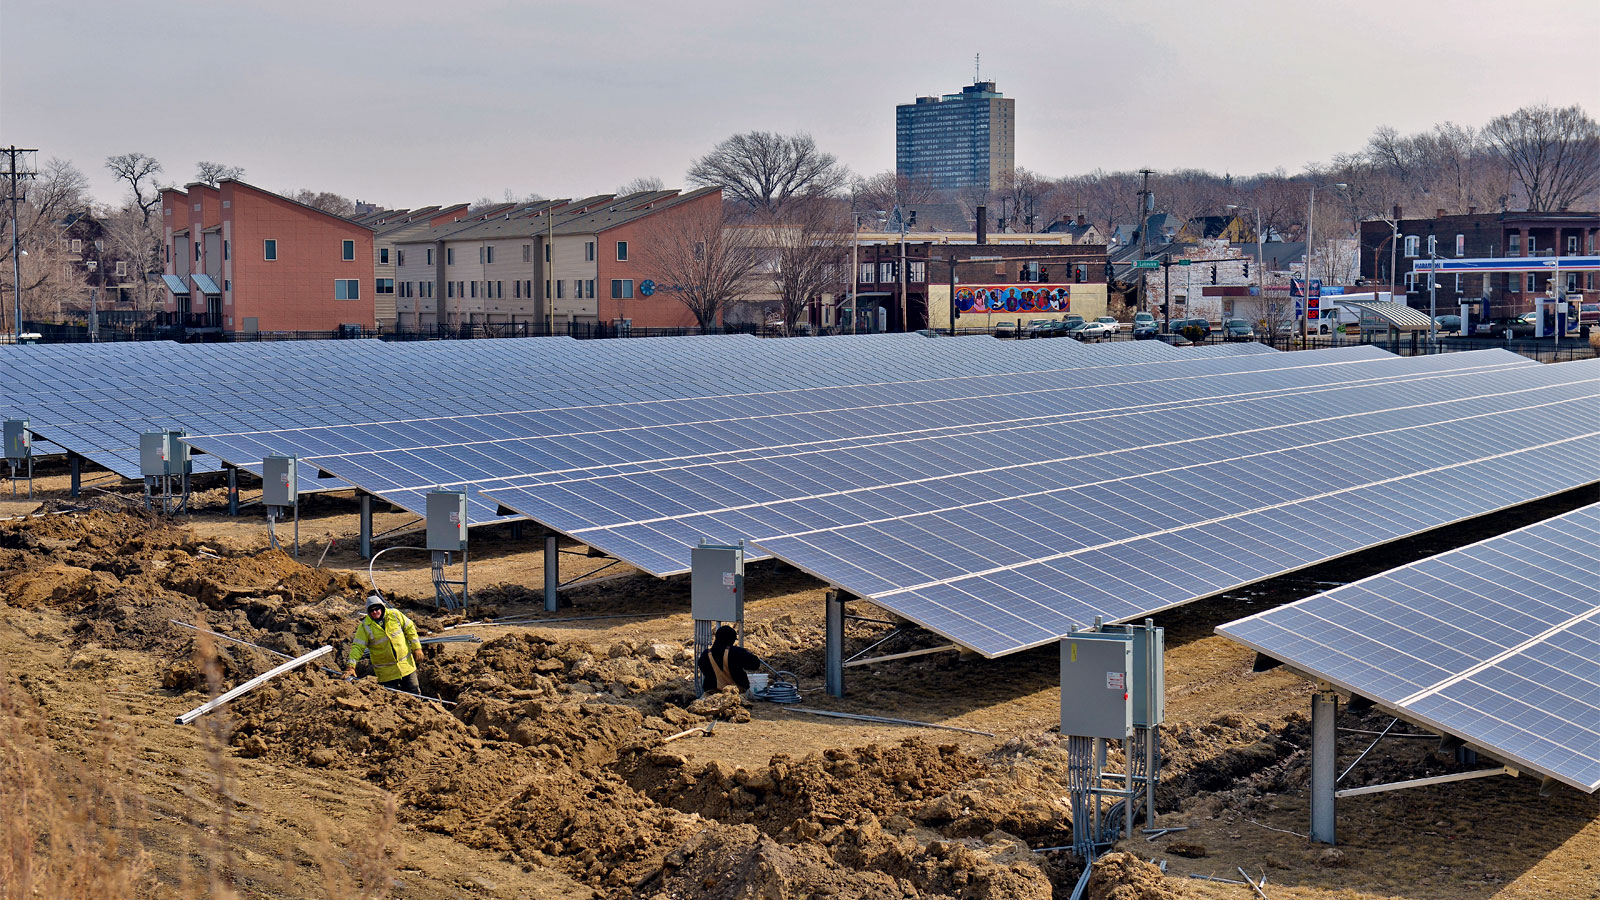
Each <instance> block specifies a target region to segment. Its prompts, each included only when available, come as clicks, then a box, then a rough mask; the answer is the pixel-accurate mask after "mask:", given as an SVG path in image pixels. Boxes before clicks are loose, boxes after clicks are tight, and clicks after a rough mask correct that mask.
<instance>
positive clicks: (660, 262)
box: [640, 204, 762, 332]
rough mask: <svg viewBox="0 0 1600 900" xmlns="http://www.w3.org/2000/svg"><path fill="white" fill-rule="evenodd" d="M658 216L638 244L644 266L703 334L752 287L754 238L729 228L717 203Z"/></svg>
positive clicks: (757, 261) (756, 256)
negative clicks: (692, 316)
mask: <svg viewBox="0 0 1600 900" xmlns="http://www.w3.org/2000/svg"><path fill="white" fill-rule="evenodd" d="M658 218H659V220H660V221H659V222H657V224H655V225H653V226H651V227H650V229H649V232H648V233H647V235H646V239H645V240H644V241H641V242H640V243H641V244H642V245H643V248H644V249H643V251H642V252H641V253H640V261H641V262H642V263H643V264H644V265H643V268H644V270H645V271H648V272H649V273H650V274H651V278H652V279H653V280H654V281H655V282H656V283H657V284H658V285H661V288H660V290H661V291H662V292H663V293H669V294H671V295H672V296H674V297H676V298H677V299H678V301H679V302H681V303H682V304H683V305H684V306H686V307H688V309H689V312H691V313H693V314H694V318H695V321H696V322H697V323H699V325H700V330H701V331H703V332H704V331H710V330H712V329H714V328H715V327H716V326H717V321H718V319H719V318H720V317H721V315H722V312H723V310H725V309H727V308H728V306H729V305H731V304H733V303H736V302H738V301H739V300H740V299H742V298H743V297H744V295H745V294H746V293H748V292H749V291H750V289H751V288H752V287H753V286H754V283H755V280H756V275H757V271H758V269H759V268H760V265H761V259H762V257H761V253H760V252H759V251H758V249H757V247H756V245H755V236H754V235H753V234H751V229H750V228H740V227H731V223H730V222H729V221H728V216H727V214H726V212H725V211H724V209H723V207H722V206H721V205H720V204H719V205H716V206H701V207H699V208H698V209H692V210H686V211H684V212H683V213H681V214H679V215H675V216H660V217H658Z"/></svg>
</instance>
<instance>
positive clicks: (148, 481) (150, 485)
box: [144, 477, 155, 512]
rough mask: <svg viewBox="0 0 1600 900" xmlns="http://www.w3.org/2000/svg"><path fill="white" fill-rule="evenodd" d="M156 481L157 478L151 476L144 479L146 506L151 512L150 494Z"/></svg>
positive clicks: (146, 510)
mask: <svg viewBox="0 0 1600 900" xmlns="http://www.w3.org/2000/svg"><path fill="white" fill-rule="evenodd" d="M154 483H155V479H154V478H151V477H146V478H145V480H144V508H145V512H149V511H150V494H151V491H152V489H153V487H154Z"/></svg>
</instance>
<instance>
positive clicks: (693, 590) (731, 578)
mask: <svg viewBox="0 0 1600 900" xmlns="http://www.w3.org/2000/svg"><path fill="white" fill-rule="evenodd" d="M689 610H690V614H691V616H692V617H693V618H695V619H697V620H699V621H702V622H743V621H744V548H743V547H738V546H718V545H706V544H702V545H701V546H699V547H694V548H692V549H691V550H690V551H689Z"/></svg>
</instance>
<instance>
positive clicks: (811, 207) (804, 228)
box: [760, 203, 850, 335]
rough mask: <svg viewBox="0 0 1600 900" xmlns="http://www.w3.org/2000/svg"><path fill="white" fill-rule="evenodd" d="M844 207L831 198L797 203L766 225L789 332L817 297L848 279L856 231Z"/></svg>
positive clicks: (770, 258) (776, 286) (774, 277)
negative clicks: (851, 229) (851, 232)
mask: <svg viewBox="0 0 1600 900" xmlns="http://www.w3.org/2000/svg"><path fill="white" fill-rule="evenodd" d="M841 212H842V210H840V209H839V208H838V207H837V206H836V205H834V204H831V203H801V204H795V205H793V206H791V207H790V213H789V215H787V216H785V217H783V218H775V219H773V220H772V221H771V222H769V223H768V224H767V225H766V226H764V227H763V228H761V229H760V231H761V232H762V234H763V235H764V236H765V240H763V241H762V242H761V243H763V244H767V245H769V247H768V253H769V254H770V255H768V257H767V269H768V272H769V274H770V276H771V278H772V286H773V289H774V291H775V292H776V293H777V295H778V312H779V315H780V316H781V318H782V320H783V333H784V334H786V335H792V334H794V333H795V332H796V330H797V329H798V326H799V323H800V319H801V317H802V316H804V315H805V312H806V307H807V306H809V305H810V303H811V301H812V300H813V299H815V298H818V297H820V295H821V294H822V293H823V292H824V291H826V290H828V289H830V288H833V289H835V290H837V289H838V285H839V284H840V283H841V282H842V281H843V270H844V268H845V267H847V266H848V263H847V262H846V261H845V257H846V256H847V255H848V252H849V246H850V236H849V225H848V223H847V222H846V220H845V219H844V218H843V216H841V215H840V213H841Z"/></svg>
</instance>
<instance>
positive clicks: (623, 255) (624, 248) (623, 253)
mask: <svg viewBox="0 0 1600 900" xmlns="http://www.w3.org/2000/svg"><path fill="white" fill-rule="evenodd" d="M627 261H628V242H627V241H617V262H627Z"/></svg>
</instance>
